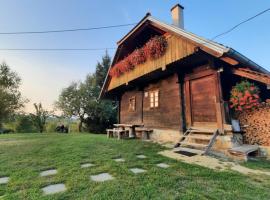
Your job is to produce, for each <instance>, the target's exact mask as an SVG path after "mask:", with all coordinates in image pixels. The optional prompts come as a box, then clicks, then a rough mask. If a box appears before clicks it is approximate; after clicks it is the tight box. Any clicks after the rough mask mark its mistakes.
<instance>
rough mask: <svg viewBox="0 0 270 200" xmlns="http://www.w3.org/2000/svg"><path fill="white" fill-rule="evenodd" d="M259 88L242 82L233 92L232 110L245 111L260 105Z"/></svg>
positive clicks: (231, 99) (231, 98)
mask: <svg viewBox="0 0 270 200" xmlns="http://www.w3.org/2000/svg"><path fill="white" fill-rule="evenodd" d="M259 93H260V91H259V88H258V87H257V86H255V85H254V84H253V83H250V82H248V81H242V82H240V83H238V84H236V85H235V86H234V87H233V88H232V90H231V97H230V108H232V109H234V110H235V111H244V110H250V109H253V108H256V107H258V106H259V105H260V97H259Z"/></svg>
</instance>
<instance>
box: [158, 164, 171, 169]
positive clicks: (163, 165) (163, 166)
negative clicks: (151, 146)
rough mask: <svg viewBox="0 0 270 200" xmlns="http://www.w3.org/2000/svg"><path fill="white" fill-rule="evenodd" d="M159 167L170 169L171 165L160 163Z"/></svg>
mask: <svg viewBox="0 0 270 200" xmlns="http://www.w3.org/2000/svg"><path fill="white" fill-rule="evenodd" d="M157 166H158V167H161V168H168V167H170V165H168V164H166V163H159V164H157Z"/></svg>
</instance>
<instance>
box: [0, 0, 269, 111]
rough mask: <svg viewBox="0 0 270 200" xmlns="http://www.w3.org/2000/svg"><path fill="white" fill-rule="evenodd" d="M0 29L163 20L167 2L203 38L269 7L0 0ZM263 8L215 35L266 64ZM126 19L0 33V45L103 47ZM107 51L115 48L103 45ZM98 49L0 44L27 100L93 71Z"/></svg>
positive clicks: (259, 0) (47, 99) (48, 104)
mask: <svg viewBox="0 0 270 200" xmlns="http://www.w3.org/2000/svg"><path fill="white" fill-rule="evenodd" d="M0 2H1V6H0V32H16V31H43V30H55V29H72V28H87V27H100V26H110V25H118V24H127V23H136V22H138V21H140V20H141V19H142V18H143V17H144V16H145V14H146V13H147V12H151V14H152V15H153V16H154V17H155V18H158V19H160V20H162V21H164V22H167V23H171V21H172V20H171V15H170V9H171V7H173V6H174V5H175V4H176V3H180V4H181V5H183V6H184V7H185V9H184V24H185V29H186V30H188V31H190V32H193V33H195V34H197V35H199V36H203V37H205V38H212V37H213V36H215V35H217V34H219V33H221V32H223V31H226V30H228V29H229V28H231V27H232V26H234V25H236V24H237V23H239V22H241V21H243V20H245V19H247V18H249V17H251V16H253V15H255V14H257V13H259V12H260V11H262V10H264V9H267V8H270V1H269V0H237V1H236V0H219V1H214V0H200V1H199V0H181V1H177V0H136V1H132V0H88V1H87V0H46V1H42V0H0ZM269 24H270V12H267V13H265V14H264V15H261V16H259V17H257V18H256V19H254V20H253V21H250V22H248V23H246V24H244V25H242V26H241V27H239V28H238V29H236V30H234V31H233V32H231V33H229V34H227V35H224V36H222V37H220V38H218V39H216V41H217V42H219V43H222V44H225V45H226V46H230V47H233V48H234V49H236V50H238V51H239V52H241V53H242V54H244V55H245V56H247V57H248V58H250V59H252V60H253V61H255V62H256V63H258V64H259V65H261V66H262V67H264V68H266V69H268V70H270V56H269V49H268V48H269V47H268V46H269V44H270V25H269ZM131 28H132V26H129V27H121V28H113V29H102V30H93V31H81V32H69V33H50V34H36V35H35V34H31V35H0V49H2V48H111V47H116V42H117V41H119V40H120V39H121V38H122V37H123V36H124V35H125V34H126V33H127V32H128V31H129V30H130V29H131ZM108 52H109V55H110V56H113V55H114V52H115V50H113V49H111V50H108ZM104 53H105V50H99V51H68V52H67V51H64V52H63V51H53V52H44V51H42V52H40V51H36V52H33V51H30V52H28V51H27V52H25V51H1V50H0V62H6V63H7V64H8V65H9V66H10V67H11V69H12V70H14V71H16V72H17V73H18V74H19V76H20V77H21V78H22V85H21V88H20V89H21V92H22V94H23V96H24V97H25V98H28V99H29V100H30V102H29V103H28V104H27V105H26V108H25V111H26V112H32V111H33V103H35V102H37V103H38V102H41V103H42V104H43V105H44V107H45V108H47V109H52V108H53V103H54V102H55V101H56V100H57V98H58V96H59V94H60V92H61V90H62V88H64V87H67V86H68V85H69V84H70V83H71V82H72V81H78V80H83V79H84V78H85V76H86V75H87V74H88V73H93V72H94V70H95V66H96V63H97V62H98V61H99V60H101V58H102V56H103V55H104Z"/></svg>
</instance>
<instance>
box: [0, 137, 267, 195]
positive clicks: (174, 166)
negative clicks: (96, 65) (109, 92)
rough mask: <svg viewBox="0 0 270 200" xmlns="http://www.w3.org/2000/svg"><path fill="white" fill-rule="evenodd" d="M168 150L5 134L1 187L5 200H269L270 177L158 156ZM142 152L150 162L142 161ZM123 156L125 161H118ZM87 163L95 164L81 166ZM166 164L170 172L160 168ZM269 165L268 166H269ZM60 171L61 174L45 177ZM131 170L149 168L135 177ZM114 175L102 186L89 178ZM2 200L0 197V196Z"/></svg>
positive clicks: (147, 145)
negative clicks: (54, 188) (49, 191)
mask: <svg viewBox="0 0 270 200" xmlns="http://www.w3.org/2000/svg"><path fill="white" fill-rule="evenodd" d="M162 148H163V147H161V146H159V145H157V144H152V143H149V142H141V141H138V140H121V141H118V140H115V139H107V138H106V137H105V136H104V135H93V134H10V135H0V177H3V176H9V177H10V181H9V183H8V184H7V185H0V196H4V197H3V198H4V199H13V200H20V199H23V200H25V199H39V200H40V199H41V200H42V199H51V200H53V199H72V200H75V199H106V200H107V199H125V200H128V199H267V200H269V199H270V192H269V188H270V178H269V177H265V176H254V175H253V176H244V175H241V174H238V173H236V172H232V171H226V172H218V171H214V170H210V169H207V168H203V167H199V166H195V165H189V164H185V163H182V162H179V161H175V160H171V159H169V158H165V157H162V156H161V155H158V154H157V152H158V151H161V150H162ZM137 154H143V155H145V156H146V158H145V159H139V158H137V157H136V155H137ZM116 157H121V158H123V159H125V162H115V161H114V160H113V158H116ZM82 163H93V164H94V166H92V167H89V168H84V169H82V168H81V166H80V165H81V164H82ZM158 163H166V164H168V165H169V166H170V167H169V168H167V169H163V168H159V167H157V166H156V164H158ZM264 164H265V163H264ZM52 168H55V169H57V170H58V173H57V174H56V175H53V176H49V177H40V176H39V173H40V172H41V171H43V170H46V169H52ZM130 168H140V169H144V170H146V172H144V173H141V174H133V173H132V172H131V171H130V170H129V169H130ZM103 172H108V173H110V174H111V175H112V176H113V177H114V179H113V180H110V181H107V182H103V183H97V182H94V181H92V180H90V175H95V174H99V173H103ZM54 183H64V184H65V186H66V187H67V190H66V191H65V192H62V193H58V194H53V195H49V196H44V195H43V194H42V190H41V188H42V187H44V186H47V185H50V184H54ZM0 199H1V198H0Z"/></svg>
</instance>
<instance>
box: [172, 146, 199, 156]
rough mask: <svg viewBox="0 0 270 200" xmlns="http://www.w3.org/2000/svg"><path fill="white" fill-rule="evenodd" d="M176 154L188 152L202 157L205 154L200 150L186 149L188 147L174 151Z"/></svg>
mask: <svg viewBox="0 0 270 200" xmlns="http://www.w3.org/2000/svg"><path fill="white" fill-rule="evenodd" d="M173 151H174V152H178V151H186V152H190V153H194V154H198V155H202V154H204V151H202V150H199V149H191V148H186V147H177V148H174V149H173Z"/></svg>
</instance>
